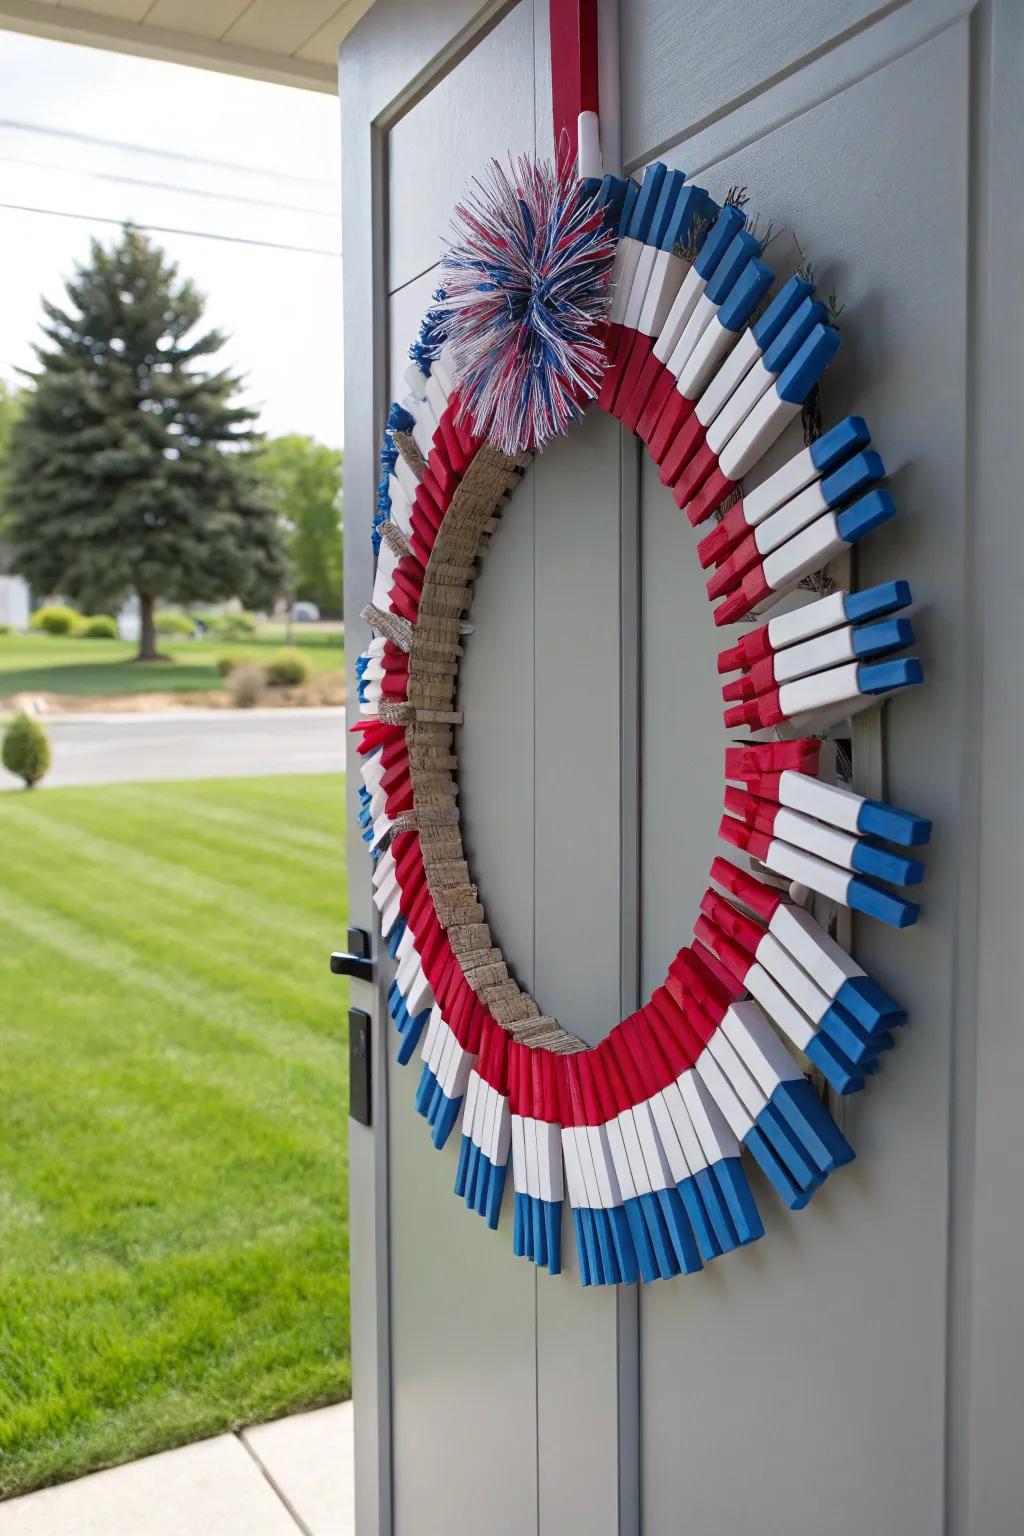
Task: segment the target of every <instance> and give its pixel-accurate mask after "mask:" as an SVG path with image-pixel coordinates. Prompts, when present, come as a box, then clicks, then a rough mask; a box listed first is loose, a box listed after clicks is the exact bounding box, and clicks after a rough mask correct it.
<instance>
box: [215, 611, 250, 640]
mask: <svg viewBox="0 0 1024 1536" xmlns="http://www.w3.org/2000/svg"><path fill="white" fill-rule="evenodd" d="M207 628H208V629H209V631H210V633H211V635H216V636H217V638H218V639H219V640H248V639H249V636H250V635H254V634H255V633H256V619H255V617H254V616H253V615H252V614H251V613H222V614H220V615H219V617H217V618H215V619H209V620H208V621H207Z"/></svg>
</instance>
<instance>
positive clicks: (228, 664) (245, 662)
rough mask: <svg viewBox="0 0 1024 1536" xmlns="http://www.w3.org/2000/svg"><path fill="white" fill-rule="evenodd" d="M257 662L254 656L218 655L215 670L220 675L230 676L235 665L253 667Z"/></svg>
mask: <svg viewBox="0 0 1024 1536" xmlns="http://www.w3.org/2000/svg"><path fill="white" fill-rule="evenodd" d="M257 665H258V663H257V661H256V658H255V657H254V656H243V655H238V656H218V657H217V671H218V672H219V673H220V675H221V677H230V676H231V674H232V672H234V670H235V668H236V667H254V666H257Z"/></svg>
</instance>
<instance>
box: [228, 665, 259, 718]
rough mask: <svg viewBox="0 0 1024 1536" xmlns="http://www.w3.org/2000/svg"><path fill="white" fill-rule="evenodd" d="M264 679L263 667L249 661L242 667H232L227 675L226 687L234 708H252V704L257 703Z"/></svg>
mask: <svg viewBox="0 0 1024 1536" xmlns="http://www.w3.org/2000/svg"><path fill="white" fill-rule="evenodd" d="M266 680H267V678H266V673H265V672H264V671H263V668H262V667H257V666H254V665H253V664H252V663H251V662H250V663H249V664H248V665H246V666H243V667H233V668H232V669H231V672H230V673H229V675H228V688H229V690H230V692H231V702H232V704H233V705H234V706H235V708H236V709H252V707H253V705H254V704H258V703H259V701H260V698H261V697H262V694H263V687H264V684H265V683H266Z"/></svg>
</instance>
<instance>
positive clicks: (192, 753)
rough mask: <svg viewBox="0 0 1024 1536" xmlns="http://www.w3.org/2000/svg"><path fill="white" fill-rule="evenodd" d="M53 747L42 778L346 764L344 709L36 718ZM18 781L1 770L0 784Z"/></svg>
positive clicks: (220, 774)
mask: <svg viewBox="0 0 1024 1536" xmlns="http://www.w3.org/2000/svg"><path fill="white" fill-rule="evenodd" d="M41 719H42V723H43V724H44V725H45V727H46V730H47V732H48V734H49V737H50V743H51V746H52V748H53V766H52V768H51V769H50V772H49V773H48V774H47V775H46V778H45V780H44V782H43V788H44V790H45V789H46V788H50V789H57V788H59V787H60V786H61V785H69V784H126V783H138V782H140V781H142V780H146V779H207V778H234V777H236V776H237V777H242V776H248V775H254V774H267V773H329V772H330V771H331V770H332V769H337V770H338V771H339V772H341V771H342V770H343V769H344V767H345V711H344V709H341V708H337V707H335V708H319V709H171V710H163V711H161V712H160V713H158V714H152V715H146V714H103V715H50V716H46V717H41ZM20 787H21V781H20V779H15V778H14V777H13V776H12V775H11V774H9V773H7V772H5V770H4V769H3V768H0V788H2V789H17V788H20Z"/></svg>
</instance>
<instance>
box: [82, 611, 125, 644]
mask: <svg viewBox="0 0 1024 1536" xmlns="http://www.w3.org/2000/svg"><path fill="white" fill-rule="evenodd" d="M75 634H76V635H77V636H78V637H79V639H81V640H116V639H117V620H116V619H112V618H111V617H110V614H109V613H92V614H90V615H89V617H88V618H87V619H82V620H81V621H80V622H79V623H78V624H76V625H75Z"/></svg>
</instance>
